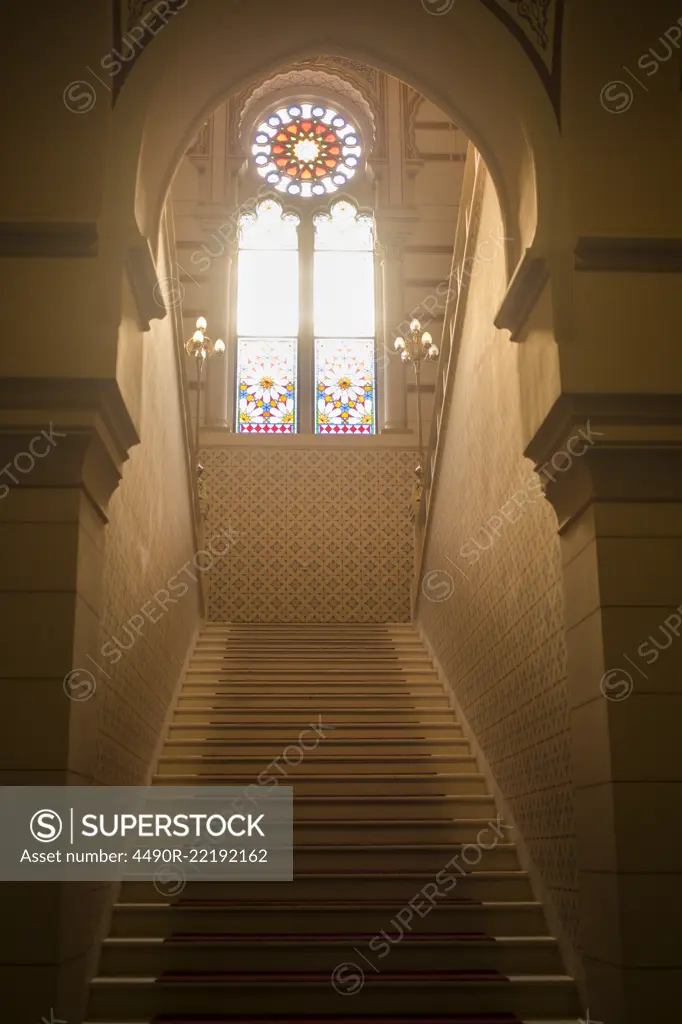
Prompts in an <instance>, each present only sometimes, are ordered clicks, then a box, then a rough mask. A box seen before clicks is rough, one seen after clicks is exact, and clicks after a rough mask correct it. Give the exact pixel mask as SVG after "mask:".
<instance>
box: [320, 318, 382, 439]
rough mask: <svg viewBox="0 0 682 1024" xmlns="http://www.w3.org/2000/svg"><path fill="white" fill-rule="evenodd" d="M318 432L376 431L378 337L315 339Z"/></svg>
mask: <svg viewBox="0 0 682 1024" xmlns="http://www.w3.org/2000/svg"><path fill="white" fill-rule="evenodd" d="M315 381H316V388H317V394H316V397H317V410H316V416H315V433H316V434H373V433H374V430H375V422H376V420H375V410H374V390H375V388H374V339H369V338H363V339H362V340H358V339H351V340H342V341H340V340H335V339H332V338H324V339H321V338H318V339H317V341H316V342H315Z"/></svg>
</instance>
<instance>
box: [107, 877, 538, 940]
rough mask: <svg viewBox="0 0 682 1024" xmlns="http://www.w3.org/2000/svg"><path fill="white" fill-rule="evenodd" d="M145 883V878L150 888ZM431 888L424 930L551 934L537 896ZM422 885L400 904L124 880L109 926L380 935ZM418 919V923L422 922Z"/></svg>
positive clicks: (158, 931)
mask: <svg viewBox="0 0 682 1024" xmlns="http://www.w3.org/2000/svg"><path fill="white" fill-rule="evenodd" d="M431 881H432V882H433V878H432V879H431ZM248 884H249V886H250V885H251V884H252V883H248ZM434 884H435V883H434ZM141 885H144V890H142V889H141ZM290 888H291V887H290ZM443 888H444V887H443ZM426 891H427V893H432V894H433V896H434V899H437V900H438V902H437V904H436V909H435V910H434V911H433V912H432V913H429V914H427V915H426V916H425V917H423V918H421V919H420V920H419V925H418V927H419V932H420V934H441V933H443V932H450V933H452V932H466V933H472V932H485V933H486V934H488V935H502V936H528V935H546V934H547V925H546V923H545V918H544V913H543V910H542V906H541V904H540V903H538V902H536V901H535V900H533V899H532V898H531V899H529V900H521V901H504V902H499V901H493V900H487V901H483V902H479V903H475V902H466V901H465V902H461V901H460V902H455V900H454V896H455V895H457V889H456V888H455V890H454V894H453V895H452V896H450V897H448V896H444V897H443V898H442V899H441V898H439V897H438V896H437V894H436V893H435V892H434V890H433V889H432V888H431V889H427V890H426ZM439 891H441V892H442V889H439ZM419 892H420V887H418V886H411V887H410V886H409V885H408V886H406V889H405V892H404V894H403V895H404V899H403V902H401V903H398V904H396V903H395V901H394V900H391V899H388V900H385V901H381V900H379V899H378V898H377V897H376V896H371V895H370V898H369V899H367V900H365V901H363V902H362V903H361V904H360V903H356V904H353V903H348V902H346V901H344V900H342V899H335V900H331V901H329V900H327V901H325V900H309V901H307V902H297V901H296V900H295V899H292V898H291V896H290V897H289V898H288V899H286V900H285V901H283V902H277V901H276V900H275V899H274V898H273V897H270V898H267V899H266V900H264V901H257V900H255V899H249V898H245V899H243V900H241V901H232V902H230V901H229V900H225V901H221V902H216V903H210V902H203V903H188V902H187V896H186V890H185V892H183V893H181V894H180V896H178V897H176V898H175V899H174V900H170V899H169V900H164V899H163V898H162V896H161V895H160V894H159V892H157V891H156V890H155V889H154V888H153V886H151V885H148V884H146V883H136V882H135V883H126V884H124V885H123V887H122V890H121V898H120V901H119V902H118V903H117V904H116V905H115V906H114V908H113V913H112V927H111V934H112V935H113V936H118V937H133V936H136V937H140V936H153V937H160V938H165V937H170V936H172V935H173V934H177V932H190V933H193V934H195V933H197V932H200V933H202V934H206V933H210V934H222V933H224V932H225V930H226V929H228V930H230V931H233V932H235V933H236V934H239V935H243V936H244V937H245V938H246V937H248V936H250V935H263V934H265V933H268V934H272V933H277V934H283V935H298V936H299V937H304V936H305V935H310V934H332V935H335V934H343V935H346V934H349V933H356V934H357V933H360V934H367V933H369V934H371V935H376V934H378V933H379V932H380V931H381V930H382V928H385V929H388V928H390V927H394V925H392V923H391V922H392V921H394V920H395V919H396V914H397V913H398V912H399V911H400V910H401V909H402V907H403V906H405V904H406V902H408V901H409V900H410V899H413V898H414V897H415V896H418V894H419ZM144 893H148V894H149V895H148V896H147V898H146V899H144V898H143V895H144ZM199 898H200V897H199ZM181 901H182V902H181ZM416 917H417V915H416V914H415V919H416ZM414 927H415V929H416V927H417V925H415V926H414Z"/></svg>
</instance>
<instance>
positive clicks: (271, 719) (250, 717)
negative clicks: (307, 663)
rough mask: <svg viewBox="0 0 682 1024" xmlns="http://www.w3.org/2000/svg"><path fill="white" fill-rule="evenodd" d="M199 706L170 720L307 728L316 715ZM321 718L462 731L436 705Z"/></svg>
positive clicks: (343, 711)
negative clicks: (256, 722) (446, 727)
mask: <svg viewBox="0 0 682 1024" xmlns="http://www.w3.org/2000/svg"><path fill="white" fill-rule="evenodd" d="M194 704H196V705H198V706H192V707H189V708H184V707H182V706H180V705H178V706H177V707H176V708H175V712H174V715H173V723H174V724H175V723H183V722H185V723H190V722H191V723H195V722H203V721H206V720H210V721H211V722H212V723H223V722H225V723H227V724H232V725H234V726H241V725H242V724H245V725H253V724H254V720H255V719H257V720H258V723H259V724H260V725H262V726H263V727H268V728H269V727H271V726H279V727H281V728H283V729H295V728H300V729H303V728H307V727H309V726H310V724H311V721H317V720H318V719H317V718H313V717H311V708H310V707H288V708H278V709H277V710H276V711H272V710H270V709H269V708H265V709H264V708H263V707H262V705H261V706H259V707H258V708H252V709H250V710H249V709H246V710H244V709H242V710H240V709H235V708H231V709H223V708H221V706H220V702H219V701H218V702H216V703H214V702H209V701H208V700H204V701H203V706H202V702H201V701H196V700H195V701H194ZM321 714H322V715H323V716H324V721H325V722H329V723H330V724H331V725H336V726H338V727H339V728H340V727H341V726H342V725H343V726H344V727H350V726H358V727H359V728H360V727H363V728H364V727H371V728H374V729H378V730H381V729H383V728H384V726H385V727H386V728H388V729H390V728H394V727H395V728H401V729H402V728H406V729H411V728H420V729H421V728H431V727H436V726H444V725H446V726H451V727H452V728H454V729H458V730H460V731H461V728H462V727H461V725H459V723H458V722H456V720H455V718H454V715H453V712H452V711H451V710H450V709H449V708H446V709H443V710H439V709H438V708H422V707H415V708H393V709H391V710H390V711H387V710H386V709H385V708H384V707H382V706H381V705H379V706H376V707H365V708H326V709H325V710H324V711H322V712H321Z"/></svg>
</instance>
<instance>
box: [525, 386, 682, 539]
mask: <svg viewBox="0 0 682 1024" xmlns="http://www.w3.org/2000/svg"><path fill="white" fill-rule="evenodd" d="M525 454H526V456H527V457H528V458H530V459H532V460H533V462H534V463H535V465H536V471H537V472H538V473H539V475H540V478H541V480H542V482H543V485H544V489H545V494H546V496H547V498H548V500H549V501H550V502H551V504H552V505H553V506H554V509H555V511H556V513H557V516H558V519H559V528H560V531H561V530H562V529H564V528H565V527H566V526H567V525H568V524H569V523H570V522H572V521H573V520H574V519H576V518H577V517H578V516H579V515H580V514H581V513H582V512H583V511H584V510H585V509H586V508H587V507H588V506H589V505H590V504H591V503H592V502H594V501H682V395H675V394H670V395H653V394H652V395H642V394H632V395H604V394H598V395H576V394H565V395H562V396H561V397H560V398H559V399H558V400H557V401H556V403H555V404H554V406H553V407H552V409H551V410H550V412H549V414H548V416H547V417H546V419H545V421H544V422H543V424H542V426H541V427H540V429H539V430H538V431H537V433H536V435H535V437H534V438H533V440H532V441H531V442H530V444H529V445H528V447H527V448H526V451H525Z"/></svg>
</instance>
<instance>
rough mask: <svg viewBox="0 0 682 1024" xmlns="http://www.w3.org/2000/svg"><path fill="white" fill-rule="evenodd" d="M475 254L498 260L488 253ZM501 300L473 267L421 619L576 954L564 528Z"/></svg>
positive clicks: (482, 265)
mask: <svg viewBox="0 0 682 1024" xmlns="http://www.w3.org/2000/svg"><path fill="white" fill-rule="evenodd" d="M479 202H480V207H479V211H480V223H479V228H478V235H479V240H482V239H484V238H490V237H491V233H492V237H494V236H495V234H496V233H501V219H500V211H499V206H498V203H497V199H496V196H495V193H494V190H493V187H492V185H491V184H490V182H489V181H488V182H487V183H486V185H485V186H484V188H483V191H482V195H481V197H480V199H479ZM476 216H477V211H476V210H474V218H476ZM478 251H479V252H480V253H482V254H483V253H485V254H486V256H487V257H489V256H490V253H491V252H492V248H491V247H490V246H485V247H481V248H479V250H478ZM504 290H505V268H504V259H503V257H502V255H498V256H497V257H496V258H495V259H492V260H491V261H490V262H487V261H486V260H485V259H482V260H479V261H477V262H476V263H475V264H473V265H472V270H471V281H470V288H469V297H468V303H467V309H466V314H465V317H464V320H463V327H462V336H461V346H460V349H459V355H458V359H457V364H456V370H455V372H454V379H453V380H452V381H451V387H450V391H449V393H448V395H447V398H446V413H445V417H444V422H443V425H442V427H441V434H440V440H439V445H440V450H439V458H438V462H437V466H436V477H435V489H434V491H433V495H432V505H431V508H430V514H429V522H428V529H427V537H426V547H425V552H424V561H423V567H422V582H421V588H420V592H419V599H418V609H417V618H418V623H419V626H420V627H421V630H422V631H423V635H424V637H425V639H426V640H427V642H428V644H429V646H430V647H431V649H432V652H433V654H434V655H435V657H436V659H437V661H438V662H439V664H440V666H441V668H442V670H443V672H444V674H445V675H446V677H447V679H448V681H449V683H450V686H451V687H452V691H453V694H454V696H455V699H456V701H457V703H458V705H459V707H460V708H461V710H462V713H463V715H464V717H465V719H466V720H467V722H468V725H469V727H470V729H471V731H472V732H473V734H474V736H475V739H476V742H477V744H478V746H479V749H480V751H481V753H482V755H483V757H484V758H485V760H486V761H487V764H488V766H489V769H490V772H491V773H492V776H493V778H494V782H495V784H496V786H497V788H498V790H499V792H500V793H501V795H502V797H503V798H504V800H505V801H506V803H507V806H508V808H509V810H510V812H511V814H512V816H513V818H514V819H515V821H516V824H517V826H518V828H519V831H520V833H521V835H522V837H523V840H524V841H525V843H526V846H527V849H528V852H529V854H530V857H531V858H532V861H533V863H534V865H535V868H536V869H537V872H538V875H539V877H540V878H541V880H542V885H543V887H544V889H545V893H543V894H540V895H541V896H544V895H546V896H548V898H549V904H550V909H551V908H553V909H554V911H555V913H556V914H557V915H558V918H559V920H560V922H561V925H562V926H563V928H564V930H565V932H566V933H567V934H568V936H569V937H570V941H571V943H573V944H574V945H575V944H577V930H578V906H577V868H576V851H575V825H574V806H573V794H572V766H571V745H570V731H569V703H568V693H567V682H566V651H565V640H564V606H563V591H562V574H561V556H560V550H559V540H558V537H557V524H556V517H555V514H554V512H553V510H552V508H551V506H550V505H549V503H548V502H547V501H546V499H545V498H544V495H543V494H542V489H541V486H540V480H539V478H538V477H537V476H536V474H535V473H534V471H533V464H532V463H531V462H530V461H529V460H528V459H525V458H524V457H523V455H522V451H523V435H522V423H521V411H520V404H519V372H518V360H519V358H520V346H519V345H514V344H513V343H511V342H510V341H509V335H508V334H507V333H506V332H502V331H498V330H496V329H495V328H494V327H493V323H492V322H493V318H494V315H495V312H496V311H497V309H498V308H499V305H500V301H501V299H502V296H503V295H504ZM450 372H451V373H452V369H451V371H450ZM513 496H514V498H515V501H513V502H512V501H511V499H512V497H513ZM503 508H504V509H505V511H504V512H503V513H501V512H500V510H501V509H503Z"/></svg>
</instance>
